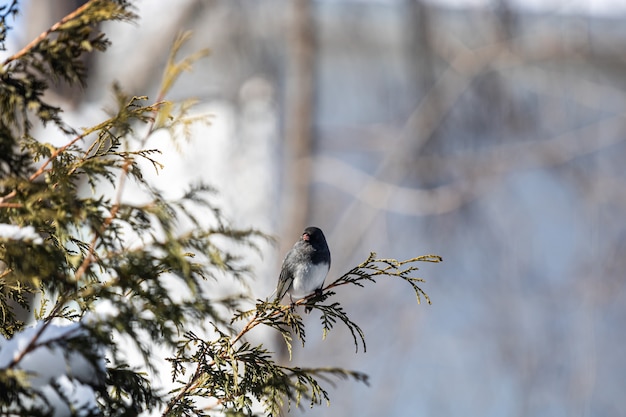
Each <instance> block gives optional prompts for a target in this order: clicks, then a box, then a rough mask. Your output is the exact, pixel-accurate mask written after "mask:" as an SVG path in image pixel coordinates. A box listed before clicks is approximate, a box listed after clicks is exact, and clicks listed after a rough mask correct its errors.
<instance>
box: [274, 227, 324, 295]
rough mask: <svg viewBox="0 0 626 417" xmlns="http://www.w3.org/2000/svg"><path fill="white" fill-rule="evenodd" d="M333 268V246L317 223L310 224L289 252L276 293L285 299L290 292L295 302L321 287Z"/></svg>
mask: <svg viewBox="0 0 626 417" xmlns="http://www.w3.org/2000/svg"><path fill="white" fill-rule="evenodd" d="M329 269H330V250H329V249H328V244H327V243H326V237H324V233H323V232H322V230H321V229H319V228H317V227H307V228H306V229H304V232H303V233H302V236H301V237H300V239H299V240H298V241H297V242H296V244H295V245H293V248H291V250H290V251H289V252H287V256H285V260H284V261H283V266H282V268H281V270H280V276H279V277H278V286H277V287H276V296H277V297H278V299H279V300H281V299H282V298H283V297H284V296H285V294H289V297H290V299H291V301H292V302H293V300H294V298H295V299H299V298H303V297H306V296H307V295H309V294H311V293H312V292H317V291H319V290H321V289H322V286H323V285H324V280H325V279H326V275H327V274H328V270H329Z"/></svg>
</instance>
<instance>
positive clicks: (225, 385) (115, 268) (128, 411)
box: [0, 0, 441, 416]
mask: <svg viewBox="0 0 626 417" xmlns="http://www.w3.org/2000/svg"><path fill="white" fill-rule="evenodd" d="M17 6H18V4H17V1H13V2H12V3H11V4H9V5H5V6H3V7H1V8H0V47H2V48H3V49H4V40H5V38H6V35H7V31H8V30H10V26H9V23H10V18H11V17H12V16H13V15H14V14H16V13H17V12H18V8H17ZM135 18H136V16H135V14H134V13H133V9H132V5H131V4H130V3H129V2H127V1H112V0H92V1H89V2H87V3H86V4H85V5H84V6H82V7H80V8H79V9H77V10H76V11H75V12H73V13H71V14H70V15H68V16H66V17H65V18H64V19H62V20H61V21H59V22H58V23H56V24H55V25H53V26H52V27H51V28H50V29H49V30H48V31H46V32H44V33H42V34H41V35H40V36H39V37H38V38H36V39H35V40H33V41H32V42H31V43H30V44H29V45H27V46H26V47H24V48H23V49H22V50H21V51H19V52H18V53H16V54H14V55H12V56H11V57H9V58H7V59H6V60H5V61H4V62H3V63H2V69H1V71H0V224H4V225H16V226H19V227H29V228H32V229H33V230H35V231H36V233H37V234H38V236H40V237H41V239H13V238H7V237H0V319H1V320H2V322H1V323H2V326H1V327H0V332H1V333H2V335H3V336H4V337H5V338H6V339H11V338H12V337H15V336H16V335H17V334H19V333H20V332H22V331H24V329H25V327H26V324H25V323H24V322H22V321H20V320H19V319H18V316H17V315H16V314H15V310H16V306H21V307H22V308H25V309H28V310H30V311H32V312H33V314H34V316H35V318H36V319H37V320H40V321H41V323H43V325H42V327H43V328H45V327H46V326H49V325H50V323H52V322H53V321H55V322H59V321H63V320H64V321H67V322H81V323H82V326H83V327H84V328H85V329H86V330H87V334H83V335H81V336H80V338H81V339H80V340H78V341H77V340H75V339H73V340H57V341H55V343H57V344H59V343H61V342H63V343H62V345H63V346H70V345H71V348H72V349H77V350H80V351H81V353H83V354H84V355H85V357H87V358H90V360H92V361H93V362H94V363H95V362H96V361H97V360H98V359H99V356H100V355H99V354H98V352H102V351H106V352H107V360H108V362H107V364H106V382H105V383H104V384H103V386H102V387H100V388H99V389H98V392H97V398H98V407H99V410H100V411H99V412H98V413H96V414H100V415H107V416H108V415H110V416H123V415H137V414H139V413H141V412H144V411H147V410H149V411H152V412H154V410H157V409H158V410H160V412H161V413H162V414H163V415H164V416H165V415H167V416H179V415H213V414H214V413H220V412H222V413H226V414H227V415H254V413H255V411H254V410H257V411H258V410H259V409H262V410H263V413H264V414H266V415H278V414H279V412H280V410H281V409H283V407H285V406H287V407H290V406H291V405H301V404H303V403H304V404H306V402H308V403H309V404H311V405H315V404H321V403H324V402H329V396H328V392H327V391H326V390H325V388H324V387H323V384H322V383H324V382H326V383H327V382H328V379H329V378H332V377H338V378H351V379H355V380H357V381H362V382H367V376H366V375H364V374H362V373H360V372H354V371H348V370H345V369H340V368H301V367H298V366H285V365H281V364H278V363H277V362H276V361H275V360H274V358H273V356H272V352H270V351H268V350H267V349H266V348H265V347H263V346H261V345H253V344H251V343H250V342H248V341H247V340H246V335H247V333H248V332H250V331H251V330H252V329H253V328H255V327H257V326H259V325H264V326H268V327H270V328H273V329H275V330H277V331H278V332H280V334H281V335H282V336H283V338H284V341H285V343H286V344H287V346H288V348H289V351H290V352H291V346H292V342H293V339H294V337H295V338H296V339H298V340H299V341H300V342H301V343H302V345H304V343H305V325H304V322H303V319H302V317H301V316H300V314H299V313H298V309H297V308H296V306H285V305H280V304H279V303H278V302H276V301H275V302H270V301H268V300H256V303H254V302H253V300H252V299H251V298H250V295H249V294H241V295H235V296H231V297H226V298H220V299H217V298H215V297H212V296H211V294H209V293H208V292H207V290H206V286H205V285H204V281H206V280H224V279H229V278H232V279H234V280H238V281H245V279H246V277H247V276H248V275H249V274H250V273H251V272H252V271H251V270H250V265H249V264H248V263H247V260H246V259H245V257H242V256H241V255H240V253H239V252H237V251H236V248H237V247H239V246H250V247H253V248H254V247H256V246H257V245H258V243H259V242H260V240H263V239H267V238H268V237H267V236H266V235H265V234H263V233H262V232H260V231H258V230H254V229H241V228H236V227H234V226H232V225H231V224H229V223H228V221H227V220H226V219H225V217H224V215H223V214H222V213H221V212H220V210H219V209H218V208H217V207H216V206H215V204H214V202H213V196H214V194H213V193H214V191H213V190H212V188H210V187H208V186H207V185H205V184H198V185H195V186H192V187H190V188H189V189H188V190H187V191H186V192H185V193H184V194H183V196H182V197H181V198H180V199H177V200H173V201H169V200H165V199H164V198H162V197H161V193H160V191H159V190H158V189H157V188H156V187H155V186H154V185H153V184H150V183H149V182H148V181H147V180H146V179H145V178H144V176H143V173H142V166H143V165H142V161H143V162H148V164H149V165H151V166H153V167H154V169H157V170H158V169H159V168H160V167H161V163H160V162H159V160H158V158H159V155H160V151H159V150H158V149H151V148H149V147H148V144H149V139H150V138H151V137H152V135H153V134H154V133H155V132H157V131H160V130H166V131H168V132H169V133H170V134H171V136H172V137H173V138H174V137H177V136H181V135H183V136H184V135H185V134H188V133H189V130H188V127H189V124H190V123H195V122H197V121H198V120H197V119H195V118H193V117H190V116H189V115H188V111H189V110H190V108H191V107H192V105H193V102H192V101H187V102H179V103H174V102H170V101H168V100H167V99H166V96H167V93H168V91H169V89H170V88H171V86H172V85H173V83H174V81H175V80H176V78H177V77H178V76H180V74H181V73H182V72H183V71H185V70H188V69H189V68H190V67H191V65H192V64H193V62H194V61H195V60H197V59H199V58H201V57H202V56H204V55H205V54H206V51H200V52H198V53H197V54H194V55H192V56H190V57H188V58H185V59H182V60H180V61H179V60H177V58H176V53H177V52H178V50H179V49H180V47H181V46H182V45H183V43H184V41H185V40H186V39H187V37H188V35H181V36H180V37H179V38H178V39H177V40H176V41H175V43H174V46H173V48H172V53H171V56H170V59H169V61H168V64H167V67H166V68H165V71H164V77H163V81H162V87H161V90H160V92H159V94H158V96H157V98H156V100H154V101H150V100H149V99H148V98H147V97H137V96H129V95H127V94H125V93H124V92H123V91H122V90H121V89H120V88H119V87H117V86H114V88H113V91H114V96H115V103H116V108H115V109H114V110H112V111H111V112H110V117H109V118H108V119H106V120H104V121H102V122H101V123H99V124H97V125H95V126H93V127H90V128H83V129H80V130H79V129H76V128H74V127H72V126H69V125H68V124H66V123H65V122H64V120H63V118H62V108H60V107H57V106H56V105H54V104H51V103H49V102H47V101H46V96H45V92H46V90H47V89H48V87H49V85H50V83H57V82H66V83H70V84H80V85H85V82H86V71H85V67H84V65H83V62H82V61H81V58H82V57H83V55H84V54H85V53H91V52H93V51H104V50H106V48H107V46H108V45H109V41H108V40H107V38H106V37H105V35H104V34H103V33H101V32H99V30H98V24H99V23H100V22H103V21H131V20H133V19H135ZM37 124H39V125H41V126H43V127H45V129H43V130H41V129H39V130H35V129H34V126H36V125H37ZM50 129H57V130H59V131H61V132H63V134H64V135H65V136H66V137H67V141H66V143H65V144H64V145H63V146H53V145H52V144H50V143H49V142H48V141H46V138H45V136H41V137H34V136H33V132H35V131H37V132H43V133H40V135H45V134H46V132H49V131H50ZM129 180H132V181H134V182H135V183H137V184H139V185H140V186H141V189H142V190H143V192H144V193H145V195H146V196H147V197H148V198H147V201H148V202H146V203H144V204H141V205H137V204H132V203H128V202H125V201H124V200H123V199H122V197H121V196H122V190H123V189H124V186H125V184H126V183H127V182H128V181H129ZM103 184H110V185H111V186H112V187H114V189H116V190H117V193H116V194H115V195H113V196H111V195H110V193H106V192H103V191H101V189H102V185H103ZM85 190H87V191H85ZM198 209H201V210H203V213H208V215H210V217H211V222H210V223H211V224H212V226H210V227H207V226H206V221H205V220H206V219H204V218H203V219H202V221H201V220H200V219H198V218H197V217H196V216H195V214H194V213H196V212H197V210H198ZM181 224H188V225H191V227H187V228H182V227H180V225H181ZM129 236H132V241H133V242H134V243H133V244H132V245H129V243H128V242H129ZM137 242H139V243H137ZM233 248H235V249H233ZM439 261H441V258H439V257H438V256H434V255H427V256H421V257H417V258H413V259H409V260H406V261H402V262H399V261H396V260H391V259H377V258H376V257H375V255H374V254H371V255H370V256H369V257H368V258H367V259H366V260H365V261H364V262H363V263H362V264H360V265H358V266H356V267H355V268H353V269H352V270H350V271H348V272H347V273H346V274H344V275H343V276H341V277H339V278H338V279H336V280H335V281H333V282H331V283H330V284H328V285H327V286H326V287H325V288H324V289H323V291H322V293H321V294H315V295H311V296H309V297H306V298H304V299H301V300H298V301H297V302H296V303H295V305H303V306H304V307H305V308H306V309H308V310H315V311H317V312H319V314H320V320H321V323H322V326H323V331H324V333H323V336H326V334H327V333H328V332H329V331H331V330H333V329H334V327H335V325H336V324H337V323H342V324H343V325H345V326H346V327H347V329H348V331H349V332H350V333H351V334H352V336H353V338H354V345H355V349H356V350H357V351H358V349H359V347H360V346H361V347H362V349H363V350H365V347H366V346H365V336H364V334H363V331H362V330H361V328H360V327H359V326H358V325H357V324H356V323H355V322H353V321H352V320H351V319H350V318H349V317H348V315H347V313H346V312H345V311H344V309H343V308H342V307H341V305H340V304H339V302H337V301H334V300H333V296H334V295H335V293H334V289H335V288H337V287H339V286H343V285H354V286H363V285H364V284H366V283H368V282H375V281H376V279H378V278H380V277H397V278H400V279H402V280H404V281H406V282H407V283H408V284H410V285H411V286H412V288H413V290H414V291H415V294H416V296H417V301H418V302H420V301H421V299H422V298H425V299H426V301H428V302H429V303H430V300H429V299H428V297H427V295H426V294H425V293H424V292H423V291H422V289H421V288H420V287H419V286H418V284H419V283H420V282H422V280H421V279H419V278H415V277H414V276H413V274H414V272H415V271H416V270H417V268H416V264H417V263H418V262H439ZM173 287H176V288H180V289H181V294H182V295H181V294H178V295H176V296H173V295H172V292H171V288H173ZM29 294H37V295H38V296H39V297H38V298H33V297H29V296H28V295H29ZM33 300H37V301H33ZM103 302H106V303H109V305H110V307H111V309H112V310H113V311H116V313H115V314H111V315H109V316H107V317H104V318H99V317H97V316H94V315H93V314H92V313H90V312H92V311H93V310H94V309H95V308H96V306H97V305H98V303H103ZM246 302H247V303H246ZM246 305H248V306H250V305H253V307H252V308H248V309H246V308H245V307H244V306H246ZM40 336H41V332H39V333H36V334H35V336H34V337H33V339H32V340H31V341H30V343H29V345H28V346H27V348H26V350H25V351H24V353H29V352H31V351H34V350H36V349H40V348H43V347H45V345H47V344H49V343H50V342H49V341H47V342H46V343H43V342H41V341H38V340H37V338H38V337H40ZM120 340H131V341H132V343H133V344H134V346H135V348H136V349H137V350H138V351H139V352H141V354H142V356H143V361H144V363H143V367H142V368H138V367H136V365H137V364H129V363H128V362H127V358H126V356H125V354H124V352H123V351H122V350H123V349H121V348H120V346H119V341H120ZM39 342H41V343H39ZM78 342H81V343H78ZM153 345H160V346H164V347H166V348H168V349H169V351H170V352H171V357H169V358H168V359H167V360H168V361H169V362H170V363H171V365H172V378H173V381H174V382H176V384H177V388H176V389H174V390H173V391H172V392H170V393H163V392H158V391H156V390H155V389H153V388H152V386H151V380H150V375H151V373H152V372H154V370H155V369H154V367H155V363H154V357H153V356H152V355H153V354H154V353H153V352H152V349H151V346H153ZM93 346H100V347H101V348H102V349H100V350H98V349H94V348H93ZM1 347H2V345H0V349H1ZM23 356H24V355H22V356H21V357H16V358H14V359H13V360H12V361H11V363H9V364H8V365H7V366H6V367H3V368H0V393H2V394H0V415H20V414H23V413H24V412H25V409H23V408H20V407H26V406H25V405H24V404H25V399H26V398H29V397H32V396H36V395H37V393H36V392H34V391H33V390H32V389H31V387H30V384H29V378H30V377H31V375H28V374H26V373H24V372H20V370H19V362H20V360H22V358H23ZM140 369H143V371H141V370H140ZM201 399H210V401H209V402H208V403H207V402H204V403H202V401H201ZM207 404H209V405H208V406H207ZM26 411H28V412H29V413H31V414H37V413H39V414H41V415H46V414H49V413H50V410H46V409H45V408H42V409H39V410H36V409H35V410H33V409H29V410H26ZM76 412H77V413H78V411H76Z"/></svg>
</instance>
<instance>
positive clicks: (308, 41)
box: [277, 0, 317, 362]
mask: <svg viewBox="0 0 626 417" xmlns="http://www.w3.org/2000/svg"><path fill="white" fill-rule="evenodd" d="M291 5H292V6H291V16H290V31H289V48H288V51H289V56H288V70H287V87H286V99H285V127H284V129H285V130H284V132H285V133H284V135H285V136H284V140H285V153H284V167H283V178H284V180H283V181H284V183H283V185H284V189H285V192H284V194H283V195H284V196H285V197H284V199H283V207H282V209H283V213H284V215H283V216H282V218H283V219H284V221H283V223H282V224H281V225H280V233H281V240H280V253H281V255H284V254H285V253H286V252H287V251H288V250H289V249H290V248H291V246H292V245H293V243H294V242H295V239H296V238H297V237H298V236H300V233H301V232H302V230H304V228H305V227H306V226H307V222H308V221H309V215H310V210H309V208H310V195H309V190H310V184H311V175H312V172H311V171H312V161H311V153H312V151H313V140H314V135H313V118H314V107H315V93H314V89H315V60H316V54H317V42H316V38H315V22H314V20H315V19H314V16H313V10H312V5H311V0H295V1H293V2H292V3H291ZM277 337H278V339H280V340H278V342H277V346H278V349H277V353H278V355H279V361H281V360H282V361H285V362H286V361H288V360H289V356H288V352H287V348H286V346H285V344H284V342H283V340H282V336H280V335H277Z"/></svg>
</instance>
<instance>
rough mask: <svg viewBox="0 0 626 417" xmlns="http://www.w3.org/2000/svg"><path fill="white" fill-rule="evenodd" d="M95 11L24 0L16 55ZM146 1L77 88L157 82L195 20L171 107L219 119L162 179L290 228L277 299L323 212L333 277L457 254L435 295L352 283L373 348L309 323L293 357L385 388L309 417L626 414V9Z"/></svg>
mask: <svg viewBox="0 0 626 417" xmlns="http://www.w3.org/2000/svg"><path fill="white" fill-rule="evenodd" d="M81 3H82V2H80V1H69V0H30V1H22V2H21V4H22V10H23V14H22V15H21V16H20V18H19V20H18V22H16V28H17V29H18V30H16V31H15V33H14V34H13V35H12V36H13V38H12V39H11V41H12V42H13V46H14V48H17V49H19V48H21V47H22V46H23V45H25V44H26V43H27V42H28V41H29V40H30V39H32V38H34V37H35V36H36V35H38V34H39V33H40V32H42V31H43V30H45V29H46V28H47V27H49V26H50V24H52V23H53V22H55V21H57V20H58V19H60V18H61V17H62V16H64V15H65V14H67V13H69V12H70V11H71V10H73V9H74V8H76V7H77V6H78V5H80V4H81ZM136 5H137V13H138V14H139V16H140V19H139V21H138V23H137V24H130V25H129V24H124V23H116V24H112V25H108V26H107V27H105V28H104V30H105V31H106V32H107V33H108V34H109V35H110V37H111V40H112V41H113V45H112V47H111V49H110V50H109V51H108V52H107V53H105V54H100V55H94V56H93V57H92V58H91V59H90V60H89V62H88V65H89V67H90V72H91V78H90V82H89V86H88V88H87V89H86V90H84V91H80V90H75V89H71V88H67V87H66V86H65V87H59V88H58V89H57V90H56V92H55V94H58V98H57V99H58V100H59V101H63V102H64V103H65V105H66V106H69V107H70V108H72V109H73V111H71V112H69V113H68V115H67V116H68V118H70V119H71V120H75V125H76V126H77V127H80V126H89V125H91V124H93V123H96V122H97V121H99V120H101V119H102V117H103V115H104V113H103V111H102V109H103V108H105V107H106V106H107V103H110V101H111V98H112V94H111V92H110V91H111V90H110V85H111V83H112V82H113V81H114V80H117V81H119V82H120V84H121V85H122V86H123V87H124V88H125V89H126V90H127V91H130V92H131V93H135V94H140V95H144V94H147V95H149V96H151V97H152V98H153V97H154V96H155V93H156V91H157V89H158V85H159V82H160V79H161V74H162V70H163V68H164V65H165V61H166V59H167V56H168V53H169V48H170V45H171V44H172V41H173V39H174V38H175V36H176V34H177V33H179V32H181V31H185V30H191V31H193V34H194V35H193V38H192V40H191V41H190V42H189V43H188V45H187V46H186V47H185V49H184V50H183V51H182V54H181V56H184V55H186V54H189V53H192V52H194V51H196V50H198V49H201V48H205V47H208V48H210V49H211V55H210V56H209V58H208V59H204V60H201V61H199V62H197V63H196V65H195V67H194V69H193V71H192V72H190V73H188V74H185V75H184V76H183V78H182V79H181V80H180V82H179V83H178V84H177V85H176V88H175V90H174V91H173V93H172V95H171V96H170V99H184V98H187V97H190V96H193V97H196V98H197V99H198V100H200V104H199V106H198V111H199V112H201V113H206V114H210V115H211V120H212V124H211V125H210V126H199V127H197V130H196V131H195V132H194V140H193V141H192V142H190V143H186V144H184V145H182V149H181V150H180V151H177V150H175V149H174V147H173V146H171V145H168V142H167V141H164V142H163V144H164V145H163V146H165V148H166V149H169V150H168V152H167V153H166V154H165V155H164V156H163V158H162V160H163V162H164V163H165V164H166V168H165V170H164V171H163V173H162V174H161V175H160V176H158V177H156V178H157V181H158V182H159V186H160V187H161V188H162V189H164V192H172V193H174V194H175V193H176V192H180V190H182V189H183V188H185V185H186V184H187V183H189V182H192V181H195V180H197V179H202V180H204V181H206V182H208V183H210V184H212V185H214V186H215V187H216V188H218V189H219V190H220V192H221V199H222V200H221V204H222V206H223V207H224V211H225V213H227V215H228V217H230V218H231V219H232V220H233V223H234V224H235V225H238V226H241V227H246V226H254V227H258V228H261V229H262V230H264V231H267V232H269V233H271V234H273V235H275V236H276V237H277V239H278V242H279V244H278V245H275V246H268V247H267V248H266V250H265V252H266V253H265V255H264V257H263V260H262V261H260V262H259V263H258V268H257V270H256V271H255V278H254V281H253V284H252V286H253V292H254V297H258V298H263V297H266V296H267V295H269V294H270V293H271V292H272V290H273V289H274V287H275V285H276V280H277V274H278V270H279V267H280V262H281V260H282V257H283V256H284V253H285V252H286V251H287V250H288V248H289V247H291V245H292V244H293V243H294V242H295V240H296V239H297V238H298V236H299V235H300V233H301V230H302V229H303V228H304V227H305V226H307V225H316V226H319V227H321V228H322V229H323V230H324V231H325V233H326V236H327V239H328V242H329V245H330V248H331V251H332V256H333V265H332V268H331V276H330V277H329V279H332V278H334V277H337V276H338V275H340V274H342V273H343V272H345V271H347V270H348V269H349V268H351V267H352V266H354V265H356V264H357V263H359V262H361V261H362V260H364V259H365V258H366V256H367V255H368V253H369V252H370V251H375V252H377V253H378V255H379V256H381V257H393V258H398V259H404V258H410V257H413V256H417V255H422V254H428V253H433V254H438V255H441V256H442V257H443V259H444V263H443V264H439V265H435V264H425V265H423V268H422V269H421V271H420V276H421V277H423V278H425V279H426V280H427V282H426V283H425V284H424V285H423V289H424V290H425V291H426V292H427V293H428V294H429V295H430V297H431V299H432V301H433V304H432V305H427V304H425V303H423V304H422V305H419V306H418V305H416V300H415V296H414V294H413V293H412V292H410V290H409V288H408V286H406V285H403V283H402V282H400V281H393V280H391V281H388V282H387V281H382V282H379V283H378V284H376V286H370V287H366V288H364V289H355V288H349V289H346V290H344V291H339V292H338V294H337V299H338V300H339V301H341V302H342V303H343V304H344V305H345V309H346V310H347V312H348V313H349V314H350V315H351V316H352V317H353V318H354V319H355V320H356V321H357V323H359V324H360V325H361V326H362V328H363V330H364V331H365V334H366V337H367V352H366V353H363V352H359V353H357V354H355V353H354V346H353V344H352V340H351V337H350V334H349V332H348V331H347V330H345V329H343V328H341V327H338V328H337V330H336V331H334V332H333V333H331V334H330V336H329V337H328V339H327V340H326V341H321V340H320V339H321V337H319V336H318V335H321V332H318V328H319V325H318V320H317V317H316V316H315V314H312V315H311V316H309V317H307V319H306V320H307V325H310V326H311V329H310V330H307V334H308V341H307V345H306V347H305V348H300V347H297V348H296V350H295V352H294V357H293V362H294V363H295V364H302V365H316V366H322V365H335V366H342V367H346V368H351V369H356V370H361V371H364V372H366V373H368V374H369V375H370V386H369V387H367V386H364V385H360V384H357V383H352V382H344V381H339V382H338V383H337V384H336V386H335V387H334V388H333V387H329V388H330V396H331V400H332V403H331V407H330V408H327V407H325V406H322V407H318V408H314V409H308V407H305V408H304V410H295V411H294V410H292V412H291V414H292V415H306V416H322V415H324V416H349V415H359V416H438V417H443V416H464V417H467V416H481V417H485V416H494V417H501V416H550V417H559V416H612V417H613V416H626V396H625V395H624V392H625V389H626V354H625V353H624V344H625V342H626V326H625V323H626V291H625V279H624V278H625V270H626V218H625V217H626V216H625V214H624V213H625V211H626V170H625V169H624V163H625V162H624V161H625V160H626V117H625V116H626V113H625V112H626V55H625V51H626V25H624V22H625V19H626V4H624V3H623V2H620V1H611V0H606V1H592V0H586V1H585V0H580V1H574V0H552V1H539V0H533V1H525V0H515V1H513V0H511V1H509V0H467V1H461V0H458V1H454V0H445V1H443V0H442V1H436V0H431V1H420V0H386V1H385V0H378V1H374V0H360V1H357V0H317V1H314V0H292V1H286V0H263V1H252V0H180V1H176V2H172V1H165V0H151V1H148V0H144V1H137V2H136ZM168 146H169V148H168ZM262 337H265V338H266V339H267V343H270V344H272V345H273V346H275V349H278V350H280V349H279V346H280V344H279V341H278V340H277V339H274V338H273V337H274V335H265V336H262ZM283 355H284V352H283ZM283 360H285V361H286V360H288V358H286V357H285V358H284V359H283Z"/></svg>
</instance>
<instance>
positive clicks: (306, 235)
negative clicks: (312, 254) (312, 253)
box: [302, 233, 311, 242]
mask: <svg viewBox="0 0 626 417" xmlns="http://www.w3.org/2000/svg"><path fill="white" fill-rule="evenodd" d="M310 238H311V236H309V234H308V233H303V234H302V240H304V241H305V242H308V241H309V239H310Z"/></svg>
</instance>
